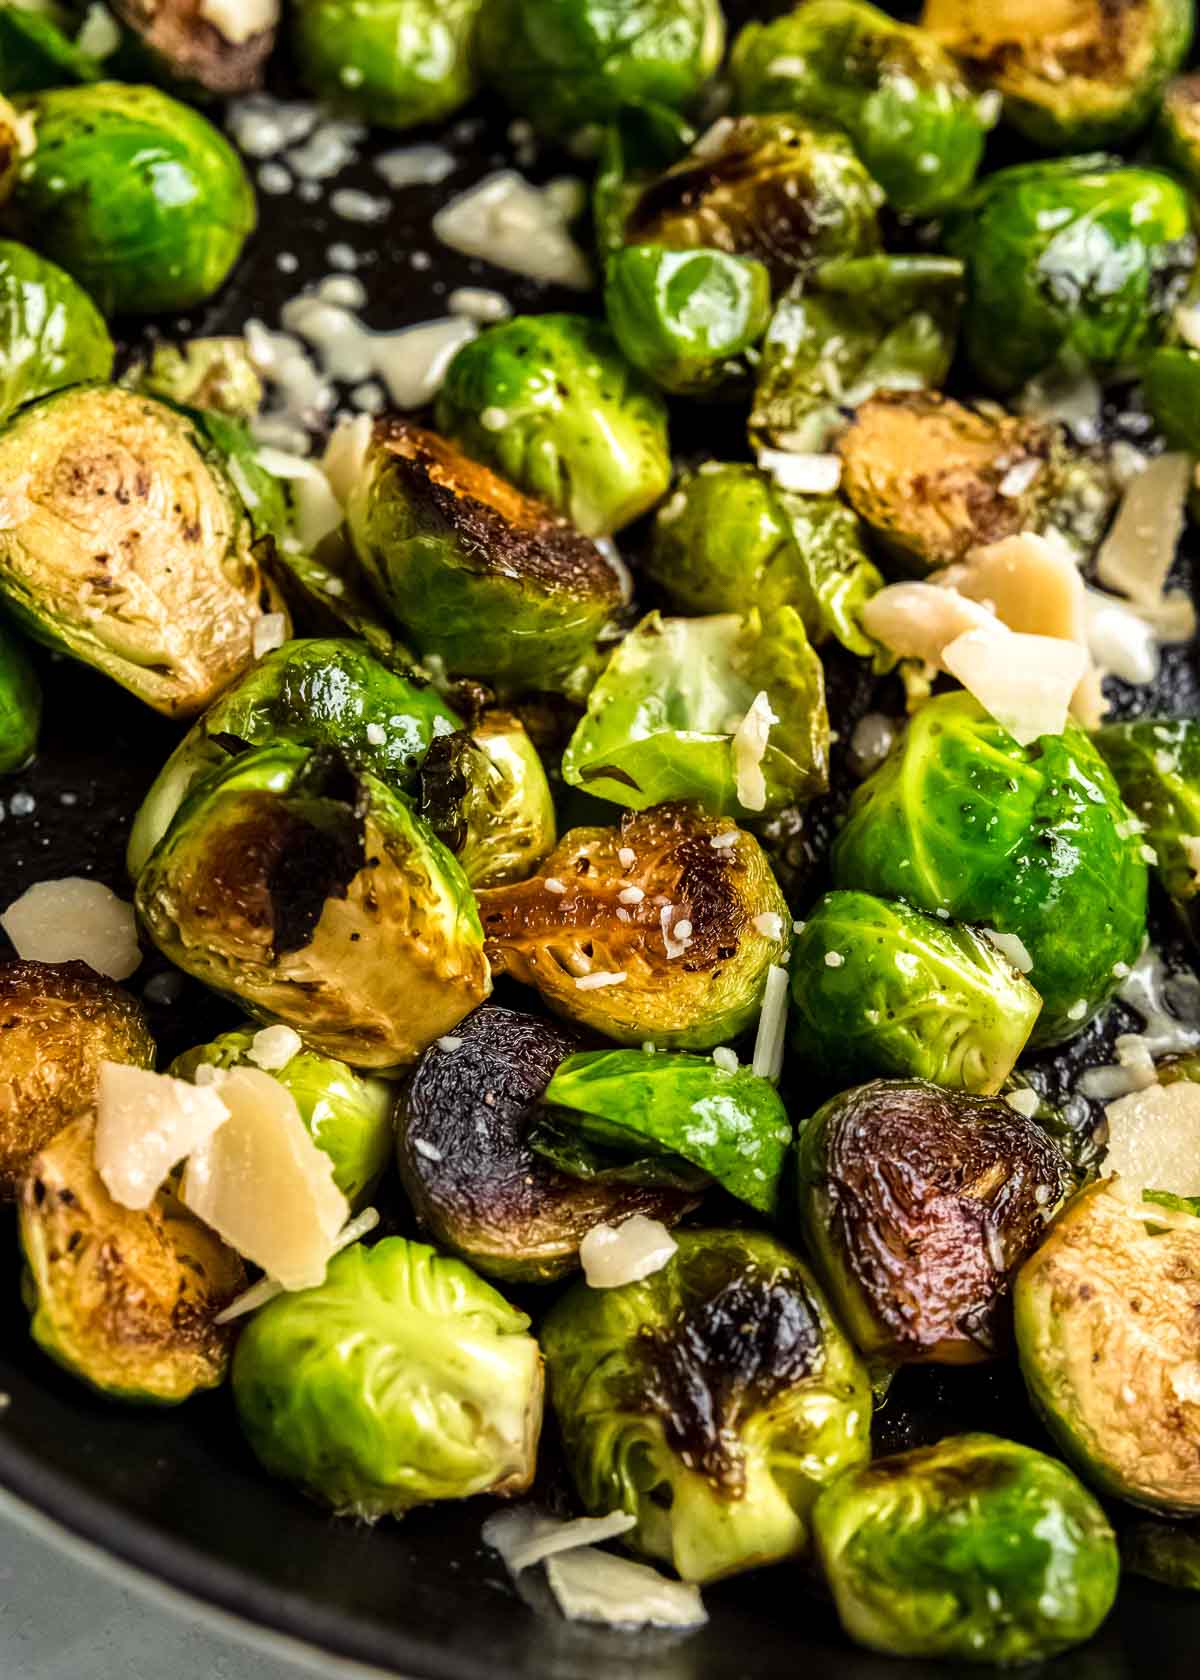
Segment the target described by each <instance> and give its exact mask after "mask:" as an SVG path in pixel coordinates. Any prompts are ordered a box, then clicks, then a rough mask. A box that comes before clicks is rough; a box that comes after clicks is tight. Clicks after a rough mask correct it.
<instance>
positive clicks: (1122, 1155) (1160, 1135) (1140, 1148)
mask: <svg viewBox="0 0 1200 1680" xmlns="http://www.w3.org/2000/svg"><path fill="white" fill-rule="evenodd" d="M1104 1112H1105V1114H1106V1116H1107V1117H1108V1154H1107V1155H1106V1156H1105V1158H1104V1165H1103V1167H1102V1168H1101V1171H1102V1173H1104V1174H1105V1175H1106V1176H1108V1175H1111V1174H1112V1173H1118V1174H1120V1176H1121V1178H1122V1179H1124V1180H1125V1181H1126V1183H1128V1184H1134V1185H1137V1186H1139V1187H1140V1188H1142V1189H1147V1190H1169V1191H1170V1192H1171V1194H1172V1195H1175V1196H1200V1085H1193V1084H1192V1083H1191V1082H1190V1081H1189V1080H1186V1079H1181V1080H1178V1081H1177V1082H1176V1083H1174V1084H1171V1085H1150V1086H1148V1087H1147V1088H1146V1089H1145V1090H1142V1091H1133V1092H1131V1093H1130V1094H1129V1095H1128V1096H1125V1097H1121V1098H1120V1099H1119V1100H1118V1101H1116V1102H1110V1103H1109V1105H1108V1107H1107V1108H1106V1109H1105V1111H1104Z"/></svg>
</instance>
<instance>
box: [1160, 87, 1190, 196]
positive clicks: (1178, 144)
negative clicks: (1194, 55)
mask: <svg viewBox="0 0 1200 1680" xmlns="http://www.w3.org/2000/svg"><path fill="white" fill-rule="evenodd" d="M1153 146H1154V150H1155V152H1156V153H1157V155H1158V156H1159V158H1161V160H1162V162H1163V163H1164V164H1165V165H1166V167H1167V168H1168V169H1169V170H1170V171H1171V173H1172V174H1173V175H1178V176H1179V178H1180V180H1181V181H1182V182H1183V183H1184V185H1185V186H1186V187H1187V188H1188V190H1189V191H1190V192H1191V193H1193V194H1197V193H1200V73H1197V72H1193V73H1192V74H1191V75H1190V76H1176V78H1175V80H1174V81H1173V82H1171V83H1169V84H1168V86H1167V90H1166V93H1165V94H1164V95H1163V102H1162V105H1161V107H1160V109H1159V113H1158V120H1157V122H1156V124H1155V127H1154V134H1153Z"/></svg>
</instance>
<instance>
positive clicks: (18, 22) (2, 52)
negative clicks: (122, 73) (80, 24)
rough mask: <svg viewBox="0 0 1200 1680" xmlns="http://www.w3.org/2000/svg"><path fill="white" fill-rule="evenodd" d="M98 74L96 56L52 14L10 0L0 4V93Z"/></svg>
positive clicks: (95, 77)
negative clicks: (81, 44) (15, 3)
mask: <svg viewBox="0 0 1200 1680" xmlns="http://www.w3.org/2000/svg"><path fill="white" fill-rule="evenodd" d="M100 76H101V69H100V65H99V64H98V62H97V61H96V59H95V58H93V57H92V55H91V54H90V53H87V52H84V51H83V50H82V48H80V47H78V46H76V45H75V43H74V42H73V41H72V40H71V38H70V36H69V35H67V34H66V33H65V32H64V31H63V30H62V29H61V28H60V27H59V24H58V22H57V20H56V19H55V17H54V16H52V15H51V14H49V13H48V12H44V11H39V10H36V9H34V8H29V9H26V8H25V7H23V6H17V5H13V4H11V3H10V4H8V5H6V6H3V7H0V93H7V94H18V93H37V92H39V91H40V90H41V89H42V88H52V87H65V86H67V85H69V84H70V83H72V82H96V81H99V79H100Z"/></svg>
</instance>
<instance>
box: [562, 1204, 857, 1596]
mask: <svg viewBox="0 0 1200 1680" xmlns="http://www.w3.org/2000/svg"><path fill="white" fill-rule="evenodd" d="M676 1240H677V1242H678V1245H679V1246H678V1250H677V1252H676V1253H675V1254H674V1255H673V1256H672V1257H671V1259H670V1261H669V1262H668V1263H667V1265H666V1266H665V1267H663V1269H662V1270H661V1271H658V1272H655V1273H654V1274H653V1275H652V1276H650V1277H648V1278H646V1279H645V1280H644V1281H643V1282H641V1283H628V1284H625V1285H623V1286H622V1287H620V1288H617V1289H591V1288H589V1287H588V1286H587V1285H586V1284H583V1283H577V1284H576V1285H575V1286H574V1287H573V1288H572V1289H570V1290H569V1291H568V1292H567V1294H565V1295H564V1296H562V1298H561V1299H560V1300H559V1301H557V1302H556V1303H555V1305H554V1306H553V1307H552V1308H551V1309H550V1312H549V1313H548V1314H547V1316H546V1319H545V1321H544V1323H543V1326H542V1350H543V1352H544V1354H545V1356H546V1367H547V1372H548V1376H549V1381H550V1398H551V1401H552V1403H553V1406H554V1411H555V1415H556V1417H557V1418H558V1423H559V1428H560V1429H561V1431H562V1436H563V1443H564V1446H565V1448H566V1454H567V1462H568V1464H569V1466H570V1469H571V1474H572V1476H573V1478H574V1481H575V1486H576V1488H577V1489H578V1491H579V1496H580V1498H581V1499H582V1501H583V1504H584V1507H585V1509H586V1510H588V1511H591V1512H594V1513H596V1514H601V1513H605V1512H608V1511H614V1510H617V1511H622V1510H623V1511H628V1512H629V1513H630V1514H631V1515H633V1516H636V1517H637V1527H636V1528H634V1529H632V1530H631V1531H630V1532H629V1534H627V1535H626V1536H625V1539H626V1541H627V1542H628V1543H629V1544H631V1545H633V1546H635V1547H636V1548H637V1549H638V1550H639V1551H641V1552H644V1553H646V1554H647V1555H648V1556H650V1557H654V1558H662V1559H663V1560H664V1561H666V1562H667V1563H669V1564H670V1565H671V1566H672V1567H673V1568H674V1569H675V1570H676V1571H677V1572H678V1573H679V1574H680V1575H681V1576H682V1577H683V1579H684V1580H685V1581H711V1580H715V1579H717V1578H719V1577H720V1576H723V1575H733V1574H737V1573H738V1572H739V1571H741V1570H744V1569H753V1568H755V1567H757V1566H758V1565H761V1564H766V1563H774V1562H777V1561H778V1560H779V1559H781V1558H785V1557H791V1556H793V1555H796V1554H801V1553H803V1552H805V1551H806V1550H807V1548H808V1540H809V1513H810V1511H811V1509H812V1505H813V1501H814V1500H815V1498H816V1496H817V1494H818V1493H819V1491H820V1490H821V1488H822V1487H824V1486H825V1485H826V1484H827V1483H829V1482H831V1481H832V1480H833V1479H834V1478H835V1477H836V1476H839V1475H841V1474H842V1473H843V1472H844V1471H846V1470H849V1469H852V1468H853V1467H854V1466H855V1465H858V1464H861V1463H863V1462H864V1461H865V1460H866V1458H867V1457H868V1456H869V1452H870V1448H869V1445H868V1436H869V1430H870V1415H871V1389H870V1384H869V1381H868V1379H867V1374H866V1372H865V1370H864V1369H863V1367H862V1365H861V1364H860V1363H859V1361H858V1359H857V1358H856V1357H855V1355H854V1352H853V1350H852V1349H851V1347H850V1345H849V1343H848V1342H847V1341H846V1339H845V1337H844V1336H843V1335H842V1332H841V1331H840V1330H839V1329H838V1326H837V1324H836V1323H835V1321H834V1319H833V1316H832V1314H831V1313H830V1311H829V1309H828V1307H827V1306H826V1304H825V1302H824V1300H823V1299H822V1297H821V1293H820V1291H819V1290H818V1289H817V1287H816V1285H815V1283H814V1282H813V1280H812V1277H811V1275H810V1274H809V1271H808V1268H807V1267H806V1266H805V1265H804V1263H803V1262H802V1261H800V1260H798V1259H797V1258H796V1256H795V1255H794V1254H792V1253H790V1252H789V1251H788V1250H787V1249H786V1248H784V1247H783V1245H782V1244H781V1243H778V1242H776V1241H775V1240H774V1238H772V1237H768V1236H765V1235H763V1234H761V1233H759V1232H752V1231H680V1232H678V1233H676Z"/></svg>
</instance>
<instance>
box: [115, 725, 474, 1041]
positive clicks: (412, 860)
mask: <svg viewBox="0 0 1200 1680" xmlns="http://www.w3.org/2000/svg"><path fill="white" fill-rule="evenodd" d="M137 907H138V912H139V914H140V916H141V918H142V921H143V923H144V924H145V926H146V929H147V931H148V933H149V934H150V937H151V938H152V939H153V940H154V942H155V944H156V945H158V947H159V949H160V950H161V951H162V952H163V953H164V955H166V956H168V957H169V958H170V959H171V961H172V962H174V963H176V964H177V965H178V967H180V968H182V969H183V970H184V971H185V973H188V974H192V975H194V976H195V977H196V978H197V979H198V980H203V981H204V982H205V983H206V984H207V985H210V986H213V987H214V988H215V989H216V990H217V991H221V992H226V993H229V994H230V995H231V996H233V997H235V998H237V999H238V1000H239V1002H241V1003H242V1004H243V1005H244V1006H245V1007H246V1008H247V1009H248V1010H250V1011H251V1012H252V1013H253V1014H254V1015H255V1016H257V1017H260V1018H263V1019H267V1020H272V1019H274V1020H279V1021H282V1022H284V1023H285V1024H287V1025H289V1026H292V1027H294V1028H295V1029H296V1030H297V1031H298V1032H300V1033H301V1034H302V1036H303V1037H304V1039H305V1042H306V1043H307V1044H309V1045H310V1046H311V1047H312V1048H313V1049H314V1050H316V1051H318V1052H319V1053H321V1054H323V1055H327V1056H335V1057H337V1058H338V1059H339V1060H341V1061H346V1062H349V1063H350V1064H351V1065H352V1066H355V1067H362V1068H390V1067H395V1066H398V1065H402V1064H404V1063H407V1062H411V1061H413V1060H414V1058H415V1057H416V1056H417V1055H418V1054H419V1053H420V1051H421V1050H423V1049H424V1047H425V1046H426V1044H429V1043H431V1042H432V1041H433V1039H435V1038H437V1037H438V1036H439V1035H440V1034H442V1033H448V1032H450V1031H451V1029H452V1028H453V1026H454V1025H455V1023H456V1022H457V1021H460V1020H461V1019H462V1017H463V1016H464V1015H465V1014H466V1013H467V1012H468V1010H469V1009H471V1007H472V1006H473V1005H474V1004H476V1003H478V1002H479V1001H480V1000H481V999H482V998H484V997H486V996H487V993H488V990H489V980H488V966H487V961H486V959H485V957H484V955H483V941H482V936H481V933H480V928H479V921H478V917H477V914H476V910H475V902H474V899H473V897H472V895H471V890H470V888H469V887H468V886H467V883H466V881H465V880H464V878H463V875H462V871H461V870H460V869H459V867H458V865H457V864H456V863H455V861H454V859H453V858H452V857H451V856H450V854H449V853H448V852H447V851H446V850H445V848H444V847H443V846H442V845H441V844H440V843H439V842H438V841H437V840H436V839H435V838H434V836H433V835H432V834H431V833H430V832H429V830H428V828H427V827H426V825H425V824H424V823H423V822H421V820H420V819H419V818H418V817H416V816H415V815H414V814H413V812H412V811H411V810H410V808H409V806H408V804H407V803H406V802H405V800H404V799H403V797H402V796H400V795H397V794H395V793H393V792H392V791H391V790H390V789H389V788H388V787H387V786H386V785H385V784H384V783H383V782H381V781H380V780H379V779H378V778H377V777H375V776H372V775H370V774H369V773H368V772H367V771H364V770H359V771H357V772H355V771H352V770H351V768H350V766H349V765H348V764H347V763H346V761H345V760H344V759H342V758H341V757H340V756H339V755H338V754H337V753H334V752H328V751H316V752H312V751H308V750H306V749H304V748H301V747H297V746H293V745H289V744H284V743H282V742H281V743H279V744H277V745H275V746H267V747H256V748H252V749H251V750H250V751H248V752H245V753H242V754H241V755H240V756H239V757H237V758H234V759H232V760H230V761H229V763H228V764H227V765H224V766H220V767H219V768H218V769H216V770H215V771H213V772H212V773H211V774H210V775H209V776H207V777H205V778H204V779H203V780H202V781H200V782H198V783H197V784H196V786H195V787H194V788H193V789H192V791H191V793H190V794H189V795H188V797H187V799H186V800H185V801H184V802H183V804H182V805H181V806H180V808H179V810H178V812H177V814H176V816H175V818H174V821H173V822H172V823H171V826H170V828H169V829H168V831H167V833H166V835H165V837H164V838H163V839H162V840H161V841H160V842H159V844H158V846H157V847H156V848H155V850H154V852H153V853H152V854H151V856H150V858H149V860H148V862H147V863H146V864H145V866H144V867H143V869H142V871H141V874H140V875H139V877H138V883H137Z"/></svg>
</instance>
